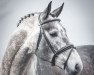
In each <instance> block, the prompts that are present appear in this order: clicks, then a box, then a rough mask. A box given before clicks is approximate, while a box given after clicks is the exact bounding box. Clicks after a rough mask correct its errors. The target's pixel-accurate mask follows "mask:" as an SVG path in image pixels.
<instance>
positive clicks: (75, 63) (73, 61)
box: [67, 49, 83, 72]
mask: <svg viewBox="0 0 94 75" xmlns="http://www.w3.org/2000/svg"><path fill="white" fill-rule="evenodd" d="M67 67H68V68H69V69H70V70H71V71H72V72H80V71H82V69H83V63H82V60H81V58H80V56H79V54H78V52H77V51H76V50H75V49H74V50H73V52H72V53H71V56H70V58H69V60H68V64H67Z"/></svg>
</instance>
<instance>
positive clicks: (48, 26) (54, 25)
mask: <svg viewBox="0 0 94 75" xmlns="http://www.w3.org/2000/svg"><path fill="white" fill-rule="evenodd" d="M44 28H45V30H52V29H57V30H62V27H61V24H60V23H59V22H58V21H55V22H50V23H47V24H45V25H44Z"/></svg>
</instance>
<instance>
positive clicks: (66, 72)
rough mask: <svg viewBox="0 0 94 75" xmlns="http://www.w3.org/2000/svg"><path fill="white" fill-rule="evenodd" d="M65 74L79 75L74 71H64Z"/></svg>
mask: <svg viewBox="0 0 94 75" xmlns="http://www.w3.org/2000/svg"><path fill="white" fill-rule="evenodd" d="M65 74H66V75H80V73H79V72H76V71H74V72H72V71H68V70H65Z"/></svg>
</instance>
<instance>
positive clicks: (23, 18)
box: [17, 12, 40, 27]
mask: <svg viewBox="0 0 94 75" xmlns="http://www.w3.org/2000/svg"><path fill="white" fill-rule="evenodd" d="M35 14H40V12H35V13H30V14H27V15H25V16H24V17H21V19H20V20H19V22H18V23H17V27H18V26H19V25H20V24H21V23H22V22H23V20H25V19H27V18H30V17H31V16H34V15H35Z"/></svg>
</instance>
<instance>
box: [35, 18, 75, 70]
mask: <svg viewBox="0 0 94 75" xmlns="http://www.w3.org/2000/svg"><path fill="white" fill-rule="evenodd" d="M53 21H59V22H60V19H53V20H47V21H45V22H43V23H41V22H40V19H39V22H40V33H39V37H38V41H37V46H36V51H35V54H36V53H37V50H38V47H39V44H40V41H41V38H42V35H43V36H44V38H45V40H46V42H47V44H48V46H49V47H50V49H51V51H52V52H53V53H54V55H53V57H52V60H51V64H52V66H55V62H56V61H55V60H56V57H58V55H59V54H61V53H63V52H65V51H67V50H70V49H71V50H70V52H69V55H68V57H67V60H66V61H65V63H64V69H65V68H66V66H67V62H68V60H69V57H70V55H71V53H72V51H73V49H76V47H74V45H72V44H69V45H67V46H65V47H62V48H61V49H59V50H58V51H56V50H54V48H53V46H52V45H51V43H50V41H49V39H48V38H47V36H46V34H45V31H44V29H43V27H42V26H43V25H44V24H47V23H49V22H53ZM42 59H43V58H42ZM43 60H46V59H43Z"/></svg>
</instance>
